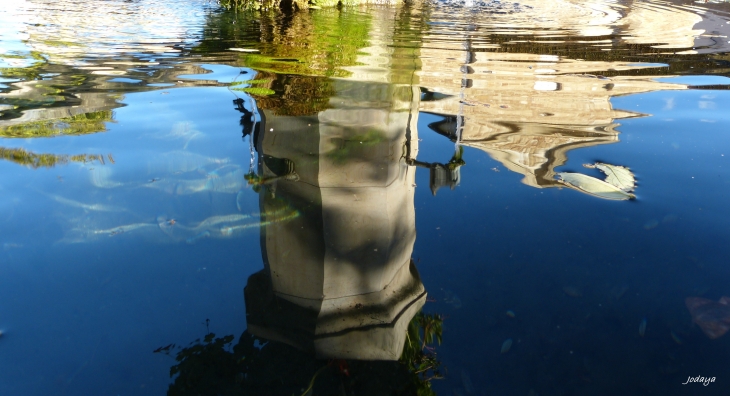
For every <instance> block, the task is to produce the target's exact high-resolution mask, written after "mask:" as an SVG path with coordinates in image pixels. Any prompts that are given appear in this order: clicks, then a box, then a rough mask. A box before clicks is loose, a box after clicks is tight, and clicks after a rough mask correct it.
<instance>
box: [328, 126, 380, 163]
mask: <svg viewBox="0 0 730 396" xmlns="http://www.w3.org/2000/svg"><path fill="white" fill-rule="evenodd" d="M384 139H385V136H383V134H382V133H381V132H380V131H378V130H375V129H371V130H369V131H367V132H366V133H363V134H358V135H353V136H349V137H348V138H347V139H339V138H336V139H333V143H335V145H337V148H335V149H334V150H332V151H330V152H328V153H327V157H328V158H329V159H330V160H332V162H335V163H338V164H342V163H345V162H347V161H349V160H350V159H353V158H357V153H359V152H361V151H362V150H363V149H367V148H368V147H373V146H376V145H378V144H379V143H380V142H382V141H383V140H384Z"/></svg>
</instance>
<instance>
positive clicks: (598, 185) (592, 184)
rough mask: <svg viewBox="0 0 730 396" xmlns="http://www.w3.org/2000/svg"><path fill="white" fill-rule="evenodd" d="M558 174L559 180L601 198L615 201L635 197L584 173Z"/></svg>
mask: <svg viewBox="0 0 730 396" xmlns="http://www.w3.org/2000/svg"><path fill="white" fill-rule="evenodd" d="M557 176H558V177H559V178H560V179H558V181H559V182H561V183H563V184H565V185H568V186H570V187H574V188H576V189H578V190H581V191H583V192H585V193H588V194H590V195H594V196H596V197H599V198H604V199H610V200H614V201H626V200H629V199H633V198H635V196H634V195H633V194H630V193H627V192H625V191H624V190H622V189H620V188H618V187H616V186H614V185H613V184H609V183H606V182H605V181H603V180H598V179H596V178H595V177H592V176H588V175H584V174H582V173H568V172H561V173H558V174H557Z"/></svg>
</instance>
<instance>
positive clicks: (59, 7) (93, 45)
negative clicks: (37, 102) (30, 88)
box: [0, 0, 208, 67]
mask: <svg viewBox="0 0 730 396" xmlns="http://www.w3.org/2000/svg"><path fill="white" fill-rule="evenodd" d="M207 4H208V2H205V1H202V0H190V1H180V2H171V3H164V2H163V3H160V2H156V1H148V0H145V1H135V2H128V1H121V0H119V1H103V2H83V1H71V0H65V1H35V2H32V3H29V2H27V1H24V0H23V1H12V2H4V3H3V13H2V15H0V37H2V41H0V44H1V45H2V49H1V51H2V52H3V53H6V54H7V53H10V54H16V55H23V56H26V57H28V56H29V52H30V51H38V52H41V53H43V54H45V56H46V57H47V58H48V59H50V60H52V61H55V62H58V63H66V64H74V65H80V64H84V62H83V61H81V59H76V58H89V57H92V58H93V57H110V56H118V55H120V54H140V53H150V52H152V53H157V54H159V55H162V54H166V53H171V54H174V53H177V52H179V50H176V49H173V48H171V46H172V45H174V44H179V45H192V44H193V43H194V42H195V41H196V39H197V38H198V37H197V34H198V31H199V29H200V26H201V25H202V23H203V20H204V16H205V10H206V8H205V7H206V5H207ZM2 62H3V63H1V64H0V67H23V66H27V65H29V64H32V62H34V61H33V60H31V59H8V58H5V59H4V60H3V61H2Z"/></svg>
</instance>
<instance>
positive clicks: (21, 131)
mask: <svg viewBox="0 0 730 396" xmlns="http://www.w3.org/2000/svg"><path fill="white" fill-rule="evenodd" d="M111 121H113V118H112V111H111V110H101V111H94V112H90V113H83V114H77V115H73V116H71V117H64V118H59V119H55V120H40V121H30V122H25V123H22V124H17V125H10V126H6V127H0V137H5V138H33V137H46V136H56V135H84V134H88V133H94V132H101V131H105V130H106V125H105V123H106V122H111Z"/></svg>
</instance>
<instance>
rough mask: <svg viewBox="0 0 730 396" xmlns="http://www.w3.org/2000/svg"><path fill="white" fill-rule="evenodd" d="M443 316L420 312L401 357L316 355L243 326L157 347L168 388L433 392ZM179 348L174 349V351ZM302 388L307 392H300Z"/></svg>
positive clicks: (192, 391) (179, 395)
mask: <svg viewBox="0 0 730 396" xmlns="http://www.w3.org/2000/svg"><path fill="white" fill-rule="evenodd" d="M442 321H443V320H442V317H441V316H440V315H429V314H423V313H418V314H417V315H416V316H415V317H414V318H413V319H412V320H411V322H410V323H409V326H408V337H407V341H406V344H405V346H404V349H403V353H402V356H401V358H400V360H399V361H397V362H396V361H358V360H342V359H330V360H321V359H315V358H314V357H313V356H311V355H310V354H308V353H305V352H302V351H299V350H297V349H294V348H293V347H291V346H289V345H286V344H283V343H278V342H272V341H267V340H264V339H261V338H258V337H256V336H254V335H252V334H250V333H249V332H248V331H245V332H244V333H243V334H242V335H241V337H240V338H239V340H238V343H236V344H234V336H233V335H228V336H225V337H216V335H215V334H213V333H208V334H207V335H206V336H205V337H204V338H203V339H202V340H200V339H198V340H196V341H194V342H192V343H191V344H190V345H188V346H187V347H184V348H180V347H177V346H175V345H174V344H170V345H167V346H165V347H161V348H158V349H156V350H155V351H154V352H155V353H162V354H166V355H169V356H171V357H173V358H174V359H175V361H176V363H175V364H174V365H173V366H172V367H171V368H170V377H172V378H174V380H173V383H172V384H170V386H169V388H168V391H167V394H168V395H169V396H190V395H196V396H197V395H211V396H212V395H264V394H265V395H282V396H291V395H297V396H298V395H302V394H332V395H339V394H348V395H349V394H356V395H383V394H387V395H421V396H433V395H435V394H436V393H435V392H434V391H433V390H432V389H431V385H430V381H431V380H432V379H434V378H440V377H441V376H440V374H439V372H438V367H439V366H440V362H439V361H438V360H437V359H436V354H435V353H434V352H433V344H434V343H435V342H438V343H440V342H441V334H442V327H441V323H442ZM175 351H176V352H175ZM302 392H304V393H302Z"/></svg>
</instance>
